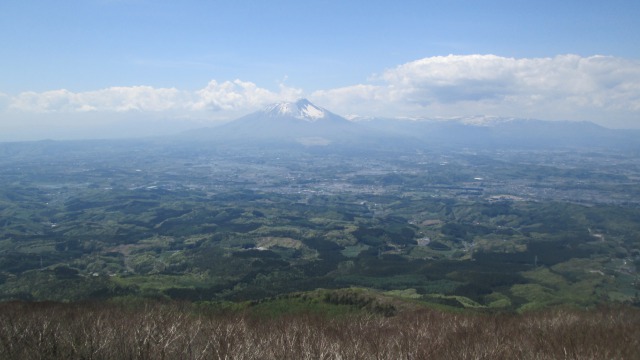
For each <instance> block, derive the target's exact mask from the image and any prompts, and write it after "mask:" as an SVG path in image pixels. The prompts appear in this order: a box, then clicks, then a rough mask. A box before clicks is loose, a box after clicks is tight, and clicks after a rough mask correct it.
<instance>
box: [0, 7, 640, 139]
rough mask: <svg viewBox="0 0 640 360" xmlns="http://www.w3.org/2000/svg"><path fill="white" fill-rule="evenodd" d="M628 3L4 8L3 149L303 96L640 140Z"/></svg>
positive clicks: (637, 67)
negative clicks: (627, 134)
mask: <svg viewBox="0 0 640 360" xmlns="http://www.w3.org/2000/svg"><path fill="white" fill-rule="evenodd" d="M639 15H640V5H639V4H634V3H629V2H626V1H612V2H607V3H601V2H579V1H566V2H562V3H557V2H550V1H543V2H536V3H522V2H508V1H490V2H483V3H482V4H479V3H476V2H469V1H454V2H451V1H435V2H421V1H406V2H402V3H400V4H397V5H394V6H390V5H389V4H388V3H386V2H380V1H373V2H371V1H368V2H362V1H352V2H348V3H344V2H338V1H310V2H304V3H299V2H293V1H288V0H287V1H284V0H282V1H275V2H253V1H241V2H233V3H223V2H199V1H193V0H190V1H183V2H179V3H175V2H169V1H153V2H152V1H148V0H118V1H116V0H87V1H80V0H71V1H65V2H63V3H50V2H46V1H41V0H35V1H25V2H7V3H4V4H2V5H0V29H1V30H2V32H1V33H2V35H0V37H1V39H2V40H3V41H2V42H3V44H4V51H5V56H4V57H2V58H1V59H0V69H1V70H0V78H1V79H2V82H0V141H19V140H38V139H46V138H51V139H79V138H105V137H106V138H112V137H137V136H153V135H162V134H170V133H174V132H178V131H182V130H187V129H193V128H197V127H204V126H214V125H217V124H220V123H221V122H226V121H230V120H233V119H236V118H238V117H240V116H243V115H247V114H249V113H252V112H254V111H257V110H259V109H261V108H263V107H264V106H266V105H267V104H270V103H275V102H281V101H290V100H295V99H297V98H301V97H305V98H308V99H309V100H310V101H312V102H313V103H315V104H317V105H318V106H321V107H323V108H326V109H328V110H330V111H332V112H334V113H336V114H339V115H341V116H352V115H359V116H381V117H425V118H435V117H442V118H447V117H456V116H475V115H486V116H496V117H515V118H535V119H540V120H570V121H590V122H594V123H596V124H599V125H601V126H605V127H608V128H632V129H638V128H640V117H639V115H640V86H638V84H639V83H640V49H639V48H638V47H637V44H638V43H640V39H639V38H638V37H639V36H640V25H638V23H637V21H636V19H637V18H638V16H639Z"/></svg>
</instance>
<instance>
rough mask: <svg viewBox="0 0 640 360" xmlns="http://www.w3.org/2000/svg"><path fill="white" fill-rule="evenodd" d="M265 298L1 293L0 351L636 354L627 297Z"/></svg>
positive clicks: (63, 354)
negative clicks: (528, 304) (236, 303)
mask: <svg viewBox="0 0 640 360" xmlns="http://www.w3.org/2000/svg"><path fill="white" fill-rule="evenodd" d="M280 305H282V303H281V304H280ZM255 306H258V307H260V306H262V309H261V310H256V309H255ZM264 306H265V305H264V304H257V305H256V304H253V305H252V306H247V307H244V308H243V309H235V310H231V309H227V310H225V311H221V310H220V308H219V307H218V308H214V307H211V306H206V305H200V306H194V305H191V304H186V303H182V304H181V303H175V302H172V303H166V304H160V303H138V304H137V305H131V304H129V305H123V304H114V303H83V304H78V303H76V304H61V303H22V302H10V303H2V304H0V358H2V359H637V355H638V353H640V310H638V309H637V308H632V307H624V306H622V307H613V308H611V307H607V308H599V309H596V310H591V311H579V310H567V309H554V310H547V311H544V312H530V313H527V314H524V315H513V314H493V315H490V314H486V313H485V314H473V313H469V312H465V313H451V312H441V311H437V310H433V309H427V308H417V307H411V308H410V309H409V308H408V309H405V310H402V311H400V312H398V313H397V314H396V315H395V316H383V315H380V314H376V313H373V312H371V311H363V310H355V309H354V307H353V306H350V305H336V304H334V305H333V310H338V308H341V309H340V310H339V312H340V311H342V312H344V313H343V314H342V315H340V316H335V315H332V314H331V311H329V309H330V308H332V306H328V307H326V308H325V310H326V311H313V310H312V309H313V307H309V308H308V310H310V311H295V312H294V313H291V312H290V313H288V314H283V313H282V312H280V313H279V314H278V316H270V315H269V314H268V312H264V310H265V308H264ZM268 306H276V307H277V306H278V305H274V304H270V305H268ZM298 310H300V309H298ZM277 312H278V311H276V313H277Z"/></svg>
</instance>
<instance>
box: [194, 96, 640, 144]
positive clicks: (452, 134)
mask: <svg viewBox="0 0 640 360" xmlns="http://www.w3.org/2000/svg"><path fill="white" fill-rule="evenodd" d="M184 136H185V137H188V138H189V139H193V140H198V139H199V140H203V141H206V142H207V143H218V144H223V143H234V144H241V145H251V146H265V145H266V144H268V146H274V145H275V146H277V145H286V144H289V145H291V144H297V145H300V144H302V145H304V146H314V147H318V146H321V147H325V148H327V149H329V147H328V146H332V147H335V146H338V147H341V148H350V149H354V148H358V149H366V150H383V151H385V150H386V149H392V148H404V149H407V148H411V149H419V148H443V147H446V148H452V149H459V148H487V147H490V148H549V147H553V148H570V147H611V146H616V147H620V146H627V144H631V145H630V146H633V147H635V148H637V147H638V141H637V139H638V138H640V132H639V131H620V130H613V129H606V128H603V127H601V126H598V125H596V124H594V123H590V122H571V121H542V120H535V119H518V118H506V117H491V116H470V117H457V118H396V119H393V118H375V117H368V118H363V117H356V116H353V117H350V120H347V119H345V118H344V117H342V116H339V115H336V114H334V113H332V112H330V111H328V110H326V109H323V108H321V107H319V106H316V105H314V104H312V103H311V102H309V100H306V99H300V100H297V101H295V102H282V103H277V104H272V105H269V106H267V107H265V108H264V109H263V110H261V111H257V112H254V113H252V114H249V115H246V116H244V117H241V118H239V119H236V120H234V121H232V122H229V123H227V124H224V125H221V126H218V127H215V128H204V129H197V130H194V131H191V132H189V133H185V134H184Z"/></svg>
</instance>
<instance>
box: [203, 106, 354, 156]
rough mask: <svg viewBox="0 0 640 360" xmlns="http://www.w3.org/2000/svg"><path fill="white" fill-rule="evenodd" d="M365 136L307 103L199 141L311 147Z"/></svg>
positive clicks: (252, 117) (265, 113) (208, 133)
mask: <svg viewBox="0 0 640 360" xmlns="http://www.w3.org/2000/svg"><path fill="white" fill-rule="evenodd" d="M363 133H366V130H365V129H363V128H362V127H361V126H360V125H358V124H355V123H353V122H351V121H349V120H347V119H345V118H343V117H341V116H339V115H336V114H334V113H332V112H330V111H328V110H326V109H323V108H321V107H319V106H316V105H314V104H312V103H311V102H310V101H309V100H307V99H299V100H297V101H295V102H282V103H277V104H272V105H269V106H267V107H265V108H264V109H263V110H261V111H257V112H254V113H252V114H249V115H246V116H243V117H241V118H239V119H236V120H234V121H232V122H229V123H226V124H224V125H221V126H218V127H215V128H211V129H201V130H200V131H199V133H198V134H197V135H196V136H197V137H199V138H205V137H206V138H211V139H213V140H224V141H234V142H239V141H250V142H253V143H262V142H270V143H274V142H285V143H286V142H288V143H298V144H303V145H312V146H320V145H321V146H326V145H329V144H336V143H346V142H349V141H351V140H353V139H354V138H357V137H358V136H361V135H362V134H363Z"/></svg>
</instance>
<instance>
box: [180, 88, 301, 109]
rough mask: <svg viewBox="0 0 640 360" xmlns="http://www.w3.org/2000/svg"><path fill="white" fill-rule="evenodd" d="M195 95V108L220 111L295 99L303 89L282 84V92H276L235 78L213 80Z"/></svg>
mask: <svg viewBox="0 0 640 360" xmlns="http://www.w3.org/2000/svg"><path fill="white" fill-rule="evenodd" d="M194 95H195V97H194V99H195V100H194V101H193V102H192V103H190V104H189V107H190V108H192V109H193V110H214V111H219V110H246V109H255V108H257V107H262V106H264V105H267V104H270V103H274V102H278V101H288V100H294V99H296V98H298V97H300V96H301V95H302V91H301V90H299V89H294V88H289V87H286V86H284V85H281V86H280V92H278V93H275V92H272V91H269V90H267V89H263V88H259V87H258V86H256V84H254V83H252V82H246V81H240V80H235V81H233V82H231V81H225V82H223V83H221V84H219V83H218V82H217V81H215V80H212V81H211V82H209V84H207V86H206V87H205V88H204V89H201V90H198V91H197V92H196V93H195V94H194Z"/></svg>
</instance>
